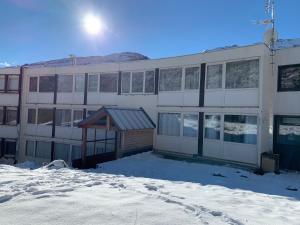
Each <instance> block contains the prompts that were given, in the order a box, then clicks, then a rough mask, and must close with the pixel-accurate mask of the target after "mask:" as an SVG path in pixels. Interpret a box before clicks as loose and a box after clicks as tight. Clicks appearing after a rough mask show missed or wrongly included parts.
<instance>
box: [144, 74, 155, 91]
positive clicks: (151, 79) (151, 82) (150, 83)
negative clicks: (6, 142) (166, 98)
mask: <svg viewBox="0 0 300 225" xmlns="http://www.w3.org/2000/svg"><path fill="white" fill-rule="evenodd" d="M154 87H155V72H154V70H149V71H146V72H145V93H154Z"/></svg>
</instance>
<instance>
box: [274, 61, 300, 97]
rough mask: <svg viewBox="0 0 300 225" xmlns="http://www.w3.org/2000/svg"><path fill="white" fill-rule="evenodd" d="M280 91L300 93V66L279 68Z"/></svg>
mask: <svg viewBox="0 0 300 225" xmlns="http://www.w3.org/2000/svg"><path fill="white" fill-rule="evenodd" d="M278 91H300V64H298V65H288V66H280V67H278Z"/></svg>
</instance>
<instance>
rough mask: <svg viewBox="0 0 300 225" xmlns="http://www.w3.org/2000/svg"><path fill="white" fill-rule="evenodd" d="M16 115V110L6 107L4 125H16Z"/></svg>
mask: <svg viewBox="0 0 300 225" xmlns="http://www.w3.org/2000/svg"><path fill="white" fill-rule="evenodd" d="M17 113H18V110H17V108H14V107H7V109H6V121H5V124H7V125H16V124H17Z"/></svg>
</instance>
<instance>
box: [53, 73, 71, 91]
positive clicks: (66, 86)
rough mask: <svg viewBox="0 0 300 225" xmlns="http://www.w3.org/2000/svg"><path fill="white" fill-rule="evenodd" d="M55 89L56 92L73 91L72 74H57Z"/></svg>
mask: <svg viewBox="0 0 300 225" xmlns="http://www.w3.org/2000/svg"><path fill="white" fill-rule="evenodd" d="M57 91H58V92H72V91H73V76H72V75H58V77H57Z"/></svg>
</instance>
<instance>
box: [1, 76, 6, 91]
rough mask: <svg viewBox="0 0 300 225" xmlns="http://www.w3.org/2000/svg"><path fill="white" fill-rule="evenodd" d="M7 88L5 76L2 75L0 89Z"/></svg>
mask: <svg viewBox="0 0 300 225" xmlns="http://www.w3.org/2000/svg"><path fill="white" fill-rule="evenodd" d="M4 89H5V76H4V75H0V90H2V91H3V90H4Z"/></svg>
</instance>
